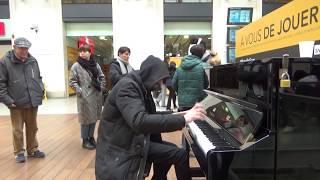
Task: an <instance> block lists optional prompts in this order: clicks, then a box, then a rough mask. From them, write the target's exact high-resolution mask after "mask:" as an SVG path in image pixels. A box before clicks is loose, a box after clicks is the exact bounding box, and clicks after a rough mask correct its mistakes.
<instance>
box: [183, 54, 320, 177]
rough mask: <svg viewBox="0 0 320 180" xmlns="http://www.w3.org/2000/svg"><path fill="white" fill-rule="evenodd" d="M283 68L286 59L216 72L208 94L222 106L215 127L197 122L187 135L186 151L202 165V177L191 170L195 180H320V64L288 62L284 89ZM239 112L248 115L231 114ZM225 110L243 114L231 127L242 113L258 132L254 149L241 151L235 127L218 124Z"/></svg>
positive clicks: (316, 61)
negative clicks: (231, 130) (197, 178)
mask: <svg viewBox="0 0 320 180" xmlns="http://www.w3.org/2000/svg"><path fill="white" fill-rule="evenodd" d="M281 68H282V58H271V59H264V60H255V61H250V62H240V63H237V64H226V65H220V66H214V67H213V68H212V69H211V72H210V89H209V90H210V91H211V94H212V96H214V97H215V98H217V99H218V100H219V102H218V103H213V108H211V110H213V112H214V113H213V114H214V116H215V117H214V118H215V120H214V121H216V122H215V123H210V121H209V120H206V121H201V122H196V123H193V124H192V125H191V126H188V127H187V128H186V129H185V130H184V135H185V140H186V142H187V148H190V149H191V150H192V151H193V153H194V154H195V157H196V159H197V161H198V162H199V165H200V167H199V169H200V171H196V169H194V168H193V169H192V173H193V175H194V176H201V175H203V176H205V177H206V179H210V180H211V179H213V180H264V179H265V180H300V179H301V180H302V179H303V180H304V179H308V180H319V179H320V59H315V58H313V59H312V58H289V63H288V67H287V71H288V74H289V76H290V81H291V86H290V87H280V80H279V78H280V76H279V73H282V72H281V71H280V70H281ZM209 94H210V92H209ZM230 104H232V106H233V105H234V107H236V108H232V107H230ZM237 107H241V108H240V109H242V108H244V109H246V110H243V111H239V110H232V109H237ZM221 109H222V110H221ZM224 109H226V111H227V112H229V111H236V112H238V115H235V114H237V113H231V114H233V115H229V116H228V118H227V119H228V120H231V121H232V120H233V119H236V118H237V117H239V116H240V115H239V112H240V114H241V113H242V114H245V116H246V117H247V119H249V120H250V121H251V122H252V123H253V126H255V128H256V129H254V130H253V131H252V133H253V134H252V140H253V141H255V143H252V144H251V145H250V146H248V147H246V148H239V147H241V145H242V144H241V140H238V141H237V137H235V136H236V135H232V132H231V133H230V132H229V131H230V130H229V129H228V127H230V124H229V125H228V126H226V127H224V125H223V124H222V123H219V122H218V121H219V120H217V119H219V117H220V116H221V115H219V114H221V112H223V113H225V112H224V111H223V110H224ZM251 112H257V113H256V115H250V113H251ZM207 113H208V112H207ZM223 113H222V114H223ZM229 113H230V112H229ZM251 114H252V113H251ZM225 117H226V116H224V119H226V118H225ZM255 122H259V123H258V124H255ZM217 129H218V130H219V131H218V130H217ZM217 134H218V136H219V137H216V136H217ZM230 134H231V135H230ZM221 138H222V139H224V140H225V141H227V142H229V143H228V144H229V145H230V146H231V147H230V148H228V147H226V148H222V150H221V148H219V146H226V145H224V144H222V145H221V144H220V139H221ZM234 141H236V142H234ZM239 142H240V144H239ZM199 169H198V170H199Z"/></svg>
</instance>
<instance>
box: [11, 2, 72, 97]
mask: <svg viewBox="0 0 320 180" xmlns="http://www.w3.org/2000/svg"><path fill="white" fill-rule="evenodd" d="M9 3H10V4H9V5H10V21H11V29H12V34H13V35H14V37H16V38H17V37H21V36H23V37H26V38H27V39H29V40H30V41H31V43H32V46H31V48H30V53H31V54H32V55H33V56H34V57H35V58H36V59H37V60H38V62H39V66H40V71H41V75H42V76H43V81H44V83H45V85H46V88H47V94H48V96H49V97H66V95H67V93H66V92H67V91H66V76H67V74H66V70H65V68H66V65H65V60H64V59H65V55H64V44H63V39H64V33H63V21H62V6H61V0H10V1H9Z"/></svg>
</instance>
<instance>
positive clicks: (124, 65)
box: [117, 57, 133, 74]
mask: <svg viewBox="0 0 320 180" xmlns="http://www.w3.org/2000/svg"><path fill="white" fill-rule="evenodd" d="M117 62H118V63H119V65H120V70H121V74H128V73H129V72H131V71H132V70H133V68H132V66H131V65H130V64H129V63H128V62H127V61H125V60H123V59H121V58H120V57H118V58H117Z"/></svg>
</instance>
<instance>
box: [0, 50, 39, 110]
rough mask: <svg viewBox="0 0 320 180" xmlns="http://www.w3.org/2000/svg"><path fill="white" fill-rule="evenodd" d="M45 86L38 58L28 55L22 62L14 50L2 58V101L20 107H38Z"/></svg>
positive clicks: (0, 65)
mask: <svg viewBox="0 0 320 180" xmlns="http://www.w3.org/2000/svg"><path fill="white" fill-rule="evenodd" d="M43 93H44V86H43V83H42V77H41V76H40V70H39V66H38V62H37V60H36V59H35V58H34V57H33V56H31V55H30V54H29V55H28V58H27V59H26V60H25V61H24V62H22V61H20V60H19V59H17V58H16V56H15V55H14V51H9V52H7V54H6V55H5V56H4V57H3V58H2V59H1V60H0V102H3V103H4V104H5V105H7V106H9V105H11V104H13V103H14V104H15V105H16V106H17V107H18V108H28V107H37V106H39V105H41V104H42V97H43Z"/></svg>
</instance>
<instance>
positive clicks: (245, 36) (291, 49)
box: [236, 0, 320, 60]
mask: <svg viewBox="0 0 320 180" xmlns="http://www.w3.org/2000/svg"><path fill="white" fill-rule="evenodd" d="M319 29H320V1H313V0H295V1H291V2H290V3H288V4H286V5H284V6H282V7H280V8H279V9H277V10H275V11H273V12H271V13H269V14H267V15H266V16H264V17H262V18H261V19H259V20H257V21H255V22H254V23H251V24H249V25H247V26H245V27H243V28H241V29H240V30H238V31H237V32H236V55H237V60H248V59H263V58H269V57H282V55H283V54H289V56H291V57H303V56H305V57H306V54H305V53H304V52H305V51H309V52H311V53H308V55H307V56H308V57H313V56H318V55H317V53H318V51H319V48H317V47H319V46H318V45H319V40H320V31H319ZM307 42H308V43H307ZM303 44H304V45H303ZM310 44H311V46H310ZM301 45H303V47H302V46H301ZM312 51H313V53H312Z"/></svg>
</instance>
